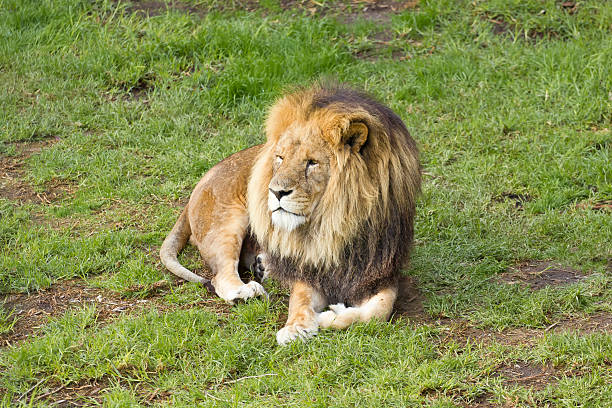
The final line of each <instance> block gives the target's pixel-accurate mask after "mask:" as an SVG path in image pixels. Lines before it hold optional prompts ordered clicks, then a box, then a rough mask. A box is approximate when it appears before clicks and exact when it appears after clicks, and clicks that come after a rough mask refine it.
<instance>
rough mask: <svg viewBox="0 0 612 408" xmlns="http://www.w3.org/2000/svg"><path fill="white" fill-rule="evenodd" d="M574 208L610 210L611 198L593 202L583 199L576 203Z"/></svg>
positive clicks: (611, 207) (611, 209)
mask: <svg viewBox="0 0 612 408" xmlns="http://www.w3.org/2000/svg"><path fill="white" fill-rule="evenodd" d="M576 208H578V209H581V210H587V209H588V210H593V211H612V200H601V201H596V202H594V203H592V202H586V201H585V202H581V203H578V204H576Z"/></svg>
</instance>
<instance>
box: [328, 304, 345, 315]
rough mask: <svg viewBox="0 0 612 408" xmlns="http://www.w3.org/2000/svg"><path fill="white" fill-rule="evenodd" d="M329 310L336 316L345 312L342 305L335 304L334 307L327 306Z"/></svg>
mask: <svg viewBox="0 0 612 408" xmlns="http://www.w3.org/2000/svg"><path fill="white" fill-rule="evenodd" d="M329 309H330V310H333V311H334V312H335V313H336V314H340V313H342V312H344V311H345V310H346V306H344V303H336V304H335V305H329Z"/></svg>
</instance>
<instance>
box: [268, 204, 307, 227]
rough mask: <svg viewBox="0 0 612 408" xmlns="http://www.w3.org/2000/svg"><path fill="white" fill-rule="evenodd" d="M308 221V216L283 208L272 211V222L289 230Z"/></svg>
mask: <svg viewBox="0 0 612 408" xmlns="http://www.w3.org/2000/svg"><path fill="white" fill-rule="evenodd" d="M305 222H306V217H304V216H303V215H297V214H293V213H290V212H287V211H285V210H283V209H279V210H276V211H274V212H273V213H272V224H274V226H276V227H278V228H282V229H284V230H287V231H289V232H291V231H293V230H294V229H296V228H297V227H299V226H300V225H302V224H304V223H305Z"/></svg>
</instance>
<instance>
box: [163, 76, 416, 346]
mask: <svg viewBox="0 0 612 408" xmlns="http://www.w3.org/2000/svg"><path fill="white" fill-rule="evenodd" d="M266 134H267V141H266V143H265V144H263V145H259V146H254V147H252V148H250V149H246V150H243V151H241V152H238V153H236V154H234V155H232V156H230V157H229V158H227V159H225V160H224V161H222V162H221V163H219V164H217V165H216V166H214V167H213V168H212V169H211V170H210V171H209V172H208V173H207V174H205V175H204V177H203V178H202V180H201V181H200V182H199V183H198V185H197V186H196V188H195V190H194V192H193V194H192V195H191V199H190V201H189V204H188V205H187V207H186V208H185V210H184V211H183V213H182V214H181V216H180V217H179V219H178V221H177V222H176V225H175V226H174V228H173V229H172V232H171V233H170V235H169V236H168V237H167V238H166V240H165V241H164V244H163V245H162V248H161V251H160V254H161V258H162V262H163V263H164V265H166V267H167V268H168V269H169V270H170V271H172V272H173V273H175V274H176V275H178V276H180V277H182V278H185V279H187V280H191V281H202V278H200V277H199V276H197V275H195V274H193V273H192V272H190V271H189V270H187V269H185V268H184V267H182V266H181V265H180V264H179V263H178V261H177V253H178V251H179V250H180V249H181V248H182V247H183V246H184V245H185V243H186V242H187V240H188V239H189V238H191V241H192V242H193V243H194V244H195V245H197V247H198V249H199V250H200V252H201V254H202V256H203V257H204V259H205V261H206V262H207V263H208V265H209V266H210V267H211V269H212V270H213V273H214V274H215V277H214V278H213V280H212V285H213V286H214V289H215V291H216V292H217V294H218V295H219V296H220V297H221V298H223V299H225V300H226V301H228V302H234V301H235V300H237V299H246V298H250V297H253V296H258V295H261V294H265V291H264V289H263V288H262V287H261V285H259V284H258V283H257V282H250V283H247V284H245V283H243V282H242V281H241V280H240V278H239V276H238V264H239V263H240V261H241V260H242V261H243V262H244V263H249V262H252V259H253V254H249V253H248V252H249V251H248V250H247V248H251V249H252V248H253V247H254V245H253V242H252V240H253V236H254V237H255V239H256V241H257V243H258V244H259V245H260V246H261V248H262V250H263V252H264V253H265V255H266V256H265V267H266V271H267V272H268V273H269V274H270V275H271V276H272V277H275V278H277V279H279V280H280V281H282V282H284V283H287V284H289V285H291V296H290V299H289V316H288V319H287V323H286V325H285V327H283V328H282V329H281V330H280V331H279V332H278V333H277V335H276V338H277V341H278V343H279V344H286V343H288V342H290V341H292V340H295V339H298V338H300V339H307V338H309V337H311V336H313V335H315V334H316V333H317V331H318V328H319V327H323V328H328V327H332V328H345V327H347V326H349V325H350V324H351V323H353V322H357V321H367V320H370V319H372V318H377V319H388V318H389V316H390V314H391V311H392V309H393V304H394V302H395V299H396V297H397V291H398V278H399V270H400V268H401V267H402V265H404V264H405V261H407V258H408V252H409V249H410V245H411V242H412V238H413V218H414V210H415V198H416V196H417V194H418V192H419V189H420V183H421V176H420V165H419V159H418V150H417V147H416V144H415V142H414V140H413V139H412V138H411V137H410V135H409V133H408V130H407V129H406V127H405V126H404V124H403V122H402V121H401V119H400V118H399V117H398V116H397V115H396V114H395V113H393V112H392V111H391V110H390V109H389V108H387V107H385V106H383V105H381V104H379V103H378V102H376V101H374V100H373V99H372V98H370V97H369V96H367V95H365V94H363V93H361V92H358V91H355V90H352V89H349V88H346V87H342V86H336V85H333V86H325V85H314V86H312V87H311V88H308V89H302V90H299V91H297V92H294V93H292V94H289V95H287V96H285V97H283V98H281V99H280V100H279V101H277V102H276V104H275V105H274V106H273V107H272V109H271V111H270V113H269V116H268V119H267V121H266ZM327 306H329V309H330V310H327V311H324V309H325V308H326V307H327Z"/></svg>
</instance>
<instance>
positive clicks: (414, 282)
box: [0, 0, 612, 407]
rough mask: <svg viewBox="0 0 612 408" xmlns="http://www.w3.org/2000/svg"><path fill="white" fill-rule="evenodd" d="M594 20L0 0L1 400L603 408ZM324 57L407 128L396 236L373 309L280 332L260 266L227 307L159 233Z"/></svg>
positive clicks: (599, 78)
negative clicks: (165, 248) (407, 232)
mask: <svg viewBox="0 0 612 408" xmlns="http://www.w3.org/2000/svg"><path fill="white" fill-rule="evenodd" d="M611 21H612V5H611V4H609V2H607V1H605V0H601V1H589V2H580V1H578V2H570V1H554V0H529V1H501V0H479V1H467V0H466V1H446V0H429V1H425V0H421V1H403V0H398V1H395V0H384V1H373V0H372V1H366V0H363V1H361V0H354V1H346V2H341V1H334V0H321V1H316V2H315V1H312V0H296V1H284V0H282V1H278V0H267V1H250V0H245V1H241V0H230V1H218V0H198V1H195V0H170V1H131V2H123V1H122V2H116V1H102V0H99V1H98V0H79V1H72V0H70V1H68V0H60V1H43V2H39V1H33V0H32V1H30V0H28V1H16V0H9V1H5V2H4V3H3V6H2V7H0V37H1V38H0V44H2V46H1V47H0V294H1V296H2V299H1V302H0V305H1V308H0V398H1V399H0V401H1V403H2V405H3V406H96V405H102V406H170V405H171V406H189V407H191V406H255V407H262V406H274V407H277V406H299V407H303V406H321V407H327V406H338V407H345V406H347V407H348V406H373V407H376V406H381V407H383V406H384V407H388V406H398V407H400V406H401V407H405V406H432V407H497V406H500V407H599V406H601V407H605V406H607V404H609V401H610V400H612V386H611V385H610V384H612V374H611V373H612V370H611V365H612V285H611V283H612V245H611V244H610V242H612V204H611V203H612V183H610V180H612V154H611V150H612V134H611V132H610V129H611V126H612V122H611V121H612V115H611V112H612V71H611V67H610V64H609V61H611V60H612V43H611V42H610V41H609V38H610V34H611V32H612V24H610V22H611ZM330 77H331V78H335V79H337V80H339V81H343V82H348V83H351V84H353V85H355V86H358V87H360V88H363V89H365V90H366V91H368V92H370V93H372V94H374V95H375V96H376V97H377V98H379V99H380V100H381V101H383V102H384V103H386V104H388V105H389V106H390V107H391V108H392V109H393V110H395V111H396V112H397V113H398V114H399V115H400V116H401V117H402V119H403V120H404V121H405V123H406V125H407V127H408V128H409V129H410V131H411V133H412V134H413V136H414V138H415V139H416V140H417V143H418V145H419V148H420V150H421V160H422V163H423V177H424V186H423V193H422V195H421V197H420V199H419V203H418V209H417V219H416V221H415V236H416V241H415V246H414V249H413V251H412V256H411V262H410V265H409V266H407V268H406V270H405V271H404V275H405V276H404V278H403V280H402V291H401V296H400V299H399V300H398V302H397V304H396V308H395V313H394V314H393V316H392V318H391V320H390V321H389V322H383V323H377V322H371V323H368V324H360V325H355V326H354V327H351V328H350V329H348V330H345V331H340V332H332V331H322V332H321V333H320V334H319V335H318V336H317V337H316V338H315V339H313V340H312V341H311V342H309V343H306V344H301V343H298V344H293V345H291V346H289V347H278V346H277V345H276V343H275V337H274V334H275V332H276V330H278V329H279V328H280V327H282V325H283V323H284V319H285V318H286V312H287V300H288V299H287V291H286V290H285V289H284V288H282V287H281V286H280V285H279V284H278V283H276V282H273V281H271V282H267V283H266V288H267V289H268V291H269V292H270V297H269V298H268V299H256V300H253V301H249V302H247V303H244V304H238V305H235V306H229V305H226V304H224V303H223V302H222V301H221V300H219V299H218V298H217V297H216V296H214V295H213V294H211V293H209V292H208V291H207V290H206V289H205V288H203V287H201V286H198V285H196V284H192V283H185V282H181V281H178V280H176V279H174V278H173V277H172V276H170V275H169V274H168V273H167V272H166V271H165V270H164V268H163V267H162V265H161V264H160V262H159V259H158V256H157V253H158V250H159V246H160V245H161V242H162V240H163V238H164V236H165V235H166V234H167V233H168V232H169V230H170V229H171V227H172V225H173V223H174V221H175V219H176V217H177V216H178V214H179V213H180V211H181V208H182V207H183V206H184V204H185V203H186V200H187V199H188V196H189V193H190V191H191V189H192V188H193V186H194V185H195V183H196V182H197V181H198V179H199V178H200V177H201V175H202V174H203V173H204V172H205V171H206V170H207V169H209V168H210V167H211V166H213V165H214V164H215V163H216V162H218V161H219V160H221V159H222V158H224V157H226V156H228V155H229V154H231V153H233V152H235V151H237V150H239V149H242V148H245V147H248V146H251V145H254V144H256V143H260V142H262V141H263V132H262V127H263V121H264V118H265V114H266V110H267V108H268V107H269V106H270V105H271V103H272V102H273V101H274V99H275V98H276V97H278V96H279V95H280V94H282V92H283V91H284V90H286V89H288V88H290V87H291V86H294V85H296V84H308V83H310V82H312V81H313V80H315V79H319V78H330ZM180 258H181V262H183V263H184V264H185V265H186V266H188V267H189V268H191V269H192V270H194V271H196V272H197V273H201V274H203V275H209V271H208V270H207V269H206V266H205V265H203V264H202V263H201V260H200V258H199V256H198V254H197V252H196V251H195V250H194V249H193V248H191V247H189V248H187V249H186V251H184V253H182V254H181V256H180Z"/></svg>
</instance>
